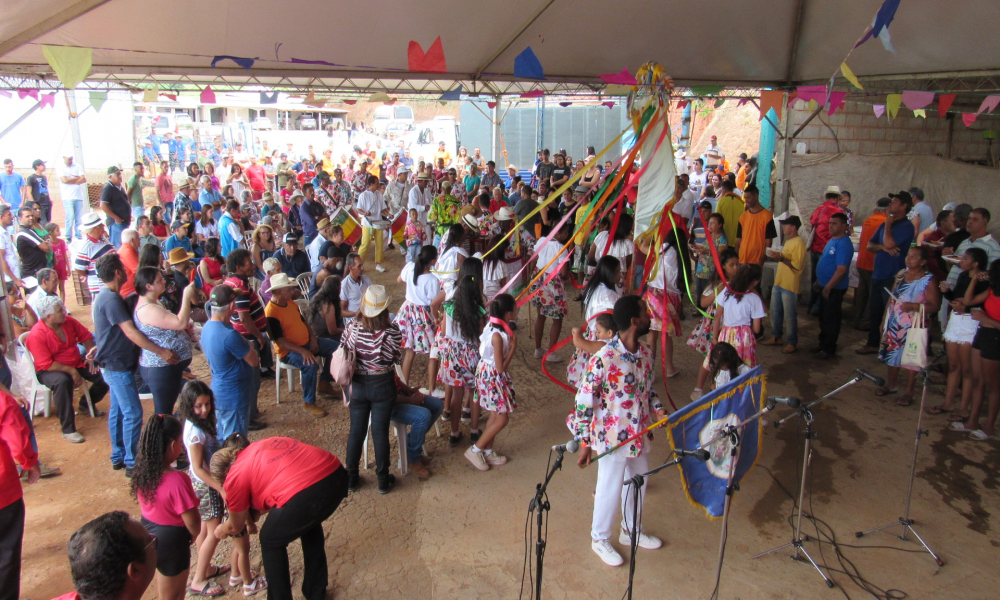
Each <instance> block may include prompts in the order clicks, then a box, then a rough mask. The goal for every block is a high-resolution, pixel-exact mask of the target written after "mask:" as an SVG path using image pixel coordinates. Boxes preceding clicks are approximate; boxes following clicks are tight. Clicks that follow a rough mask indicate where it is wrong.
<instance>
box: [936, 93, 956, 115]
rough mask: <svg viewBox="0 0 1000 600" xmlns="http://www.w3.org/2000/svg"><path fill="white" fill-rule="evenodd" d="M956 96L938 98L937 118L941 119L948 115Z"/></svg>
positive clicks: (948, 95)
mask: <svg viewBox="0 0 1000 600" xmlns="http://www.w3.org/2000/svg"><path fill="white" fill-rule="evenodd" d="M956 95H957V94H941V95H940V96H938V116H939V117H943V116H945V115H946V114H948V109H949V108H951V103H952V102H954V101H955V96H956Z"/></svg>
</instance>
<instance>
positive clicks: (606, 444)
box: [570, 336, 662, 457]
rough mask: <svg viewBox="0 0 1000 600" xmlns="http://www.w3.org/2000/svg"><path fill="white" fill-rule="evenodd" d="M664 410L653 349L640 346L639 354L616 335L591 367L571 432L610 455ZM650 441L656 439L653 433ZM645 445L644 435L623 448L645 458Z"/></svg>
mask: <svg viewBox="0 0 1000 600" xmlns="http://www.w3.org/2000/svg"><path fill="white" fill-rule="evenodd" d="M660 408H662V405H661V404H660V401H659V399H658V398H657V396H656V391H655V390H653V359H652V354H651V353H650V350H649V348H648V347H647V346H646V345H645V344H642V343H640V344H639V348H638V351H637V352H636V353H635V354H633V353H631V352H629V351H628V350H627V349H626V348H625V345H624V344H623V343H622V341H621V339H620V338H619V337H618V336H615V337H613V338H611V341H610V342H608V343H607V345H605V346H604V348H602V349H601V350H600V351H599V352H597V353H596V354H594V355H593V356H592V357H591V358H590V361H589V362H588V363H587V369H586V376H585V377H584V378H583V379H582V380H581V382H580V389H579V391H578V392H577V393H576V409H575V411H574V412H573V414H572V415H571V416H570V428H571V429H572V430H573V433H574V435H575V436H576V438H577V439H579V440H580V441H582V442H584V443H585V444H587V445H588V446H590V447H591V448H593V449H594V450H596V451H597V452H599V453H600V452H605V451H607V450H610V449H611V448H614V447H615V446H617V445H618V444H621V443H622V442H624V441H625V440H627V439H628V438H630V437H632V436H634V435H635V434H637V433H639V432H640V431H642V430H643V429H645V428H647V427H649V426H650V425H652V424H653V418H654V417H655V415H654V414H653V413H654V411H656V410H659V409H660ZM646 437H647V438H648V439H650V440H652V439H653V434H652V432H650V433H648V434H646ZM645 445H646V442H645V440H644V439H643V438H641V437H639V438H636V439H634V440H632V442H630V443H629V444H628V445H627V446H624V447H622V448H621V450H623V451H624V452H625V453H626V456H628V457H635V456H639V455H640V454H642V452H643V447H644V446H645Z"/></svg>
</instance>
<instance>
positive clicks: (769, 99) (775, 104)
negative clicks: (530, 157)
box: [757, 90, 785, 121]
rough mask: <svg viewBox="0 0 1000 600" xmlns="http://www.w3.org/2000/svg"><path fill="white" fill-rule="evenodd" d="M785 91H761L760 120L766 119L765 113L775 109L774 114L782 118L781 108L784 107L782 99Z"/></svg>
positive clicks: (779, 118)
mask: <svg viewBox="0 0 1000 600" xmlns="http://www.w3.org/2000/svg"><path fill="white" fill-rule="evenodd" d="M784 96H785V93H784V92H782V91H781V90H763V91H761V93H760V118H759V119H757V120H758V121H760V120H763V119H764V115H766V114H767V111H769V110H771V109H772V108H773V109H774V114H776V115H777V116H778V120H781V110H782V109H783V108H784V107H783V106H782V104H784V102H782V99H783V98H784Z"/></svg>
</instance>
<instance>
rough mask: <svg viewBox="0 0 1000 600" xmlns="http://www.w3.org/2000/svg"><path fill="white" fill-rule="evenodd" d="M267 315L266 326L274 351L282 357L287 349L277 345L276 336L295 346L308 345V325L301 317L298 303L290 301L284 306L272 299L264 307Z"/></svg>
mask: <svg viewBox="0 0 1000 600" xmlns="http://www.w3.org/2000/svg"><path fill="white" fill-rule="evenodd" d="M264 314H265V315H266V316H267V327H268V330H269V331H270V332H271V339H272V340H273V341H274V351H275V352H276V353H277V354H278V356H280V357H282V358H284V357H285V356H286V355H288V351H287V350H284V349H282V348H281V347H280V346H278V338H279V337H283V338H285V339H286V340H288V341H289V342H291V343H293V344H295V345H296V346H301V347H303V348H305V347H308V346H309V327H308V326H307V325H306V322H305V321H304V320H303V319H302V313H300V312H299V305H298V304H296V303H294V302H292V301H290V300H289V302H288V304H286V305H285V306H278V305H277V304H275V303H274V301H273V300H272V301H271V302H268V303H267V306H265V307H264Z"/></svg>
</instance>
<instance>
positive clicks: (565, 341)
mask: <svg viewBox="0 0 1000 600" xmlns="http://www.w3.org/2000/svg"><path fill="white" fill-rule="evenodd" d="M611 314H614V313H613V312H612V311H610V310H603V311H601V312H599V313H595V314H593V315H591V316H590V318H589V319H587V320H586V321H584V326H588V325H590V322H591V321H592V320H594V319H596V318H597V316H598V315H611ZM492 319H493V317H490V320H492ZM571 341H573V336H572V335H570V336H569V337H567V338H563V339H561V340H559V341H558V342H556V345H555V346H552V347H551V348H549V349H548V351H547V352H546V353H545V355H544V356H542V373H544V374H545V376H546V377H548V378H549V379H551V380H552V383H554V384H556V385H558V386H559V387H561V388H563V389H564V390H566V391H567V392H570V393H572V394H574V395H575V394H576V392H577V390H574V389H573V388H571V387H570V386H568V385H566V384H565V383H563V382H562V381H560V380H558V379H556V378H555V377H553V376H552V374H551V373H549V370H548V369H547V368H545V363H546V362H547V361H548V360H549V355H550V354H552V353H553V352H557V351H559V350H561V349H562V348H563V347H564V346H565V345H566V344H568V343H569V342H571Z"/></svg>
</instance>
